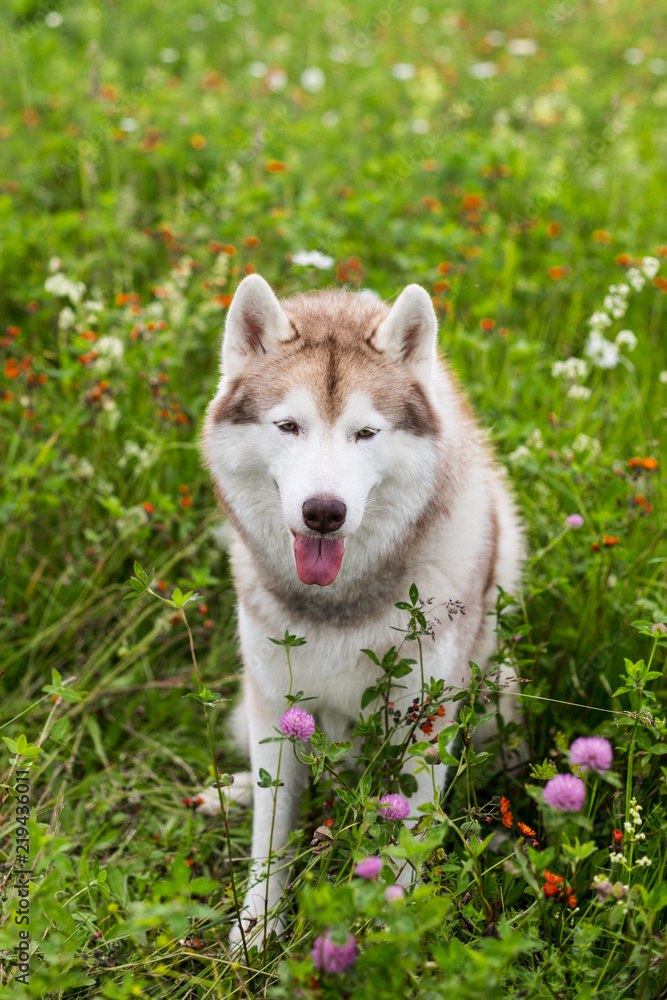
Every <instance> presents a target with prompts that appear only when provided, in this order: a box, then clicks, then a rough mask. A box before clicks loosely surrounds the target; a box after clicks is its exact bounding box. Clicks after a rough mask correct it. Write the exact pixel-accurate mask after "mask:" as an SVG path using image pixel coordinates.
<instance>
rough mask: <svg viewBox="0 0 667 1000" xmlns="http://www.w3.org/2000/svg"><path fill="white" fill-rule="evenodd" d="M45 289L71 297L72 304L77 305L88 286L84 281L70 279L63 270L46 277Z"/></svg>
mask: <svg viewBox="0 0 667 1000" xmlns="http://www.w3.org/2000/svg"><path fill="white" fill-rule="evenodd" d="M44 289H45V290H46V291H47V292H50V293H51V294H52V295H59V296H60V297H61V298H67V299H69V300H70V302H71V303H72V305H77V304H78V303H79V302H80V301H81V299H82V297H83V293H84V292H85V290H86V286H85V285H84V283H83V281H70V279H69V278H68V277H67V275H65V274H63V273H62V271H56V273H55V274H52V275H51V277H50V278H47V279H46V281H45V282H44Z"/></svg>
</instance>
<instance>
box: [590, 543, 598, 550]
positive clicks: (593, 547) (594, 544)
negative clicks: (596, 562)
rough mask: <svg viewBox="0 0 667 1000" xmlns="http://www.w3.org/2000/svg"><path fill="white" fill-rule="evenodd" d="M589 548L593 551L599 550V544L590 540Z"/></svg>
mask: <svg viewBox="0 0 667 1000" xmlns="http://www.w3.org/2000/svg"><path fill="white" fill-rule="evenodd" d="M591 549H592V550H593V552H599V551H600V546H599V545H598V543H597V542H591Z"/></svg>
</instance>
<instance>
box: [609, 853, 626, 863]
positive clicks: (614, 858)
mask: <svg viewBox="0 0 667 1000" xmlns="http://www.w3.org/2000/svg"><path fill="white" fill-rule="evenodd" d="M609 860H610V861H611V863H612V864H613V865H615V864H623V865H625V864H627V858H626V857H625V854H621V853H620V852H619V853H618V854H610V855H609Z"/></svg>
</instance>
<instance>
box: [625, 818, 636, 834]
mask: <svg viewBox="0 0 667 1000" xmlns="http://www.w3.org/2000/svg"><path fill="white" fill-rule="evenodd" d="M623 829H624V830H625V832H626V833H632V831H633V830H634V826H633V825H632V823H630V822H629V820H626V821H625V823H624V824H623Z"/></svg>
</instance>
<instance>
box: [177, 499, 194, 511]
mask: <svg viewBox="0 0 667 1000" xmlns="http://www.w3.org/2000/svg"><path fill="white" fill-rule="evenodd" d="M179 503H180V505H181V507H182V508H183V509H184V510H185V509H187V508H188V507H192V497H187V496H186V497H181V499H180V500H179Z"/></svg>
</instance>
